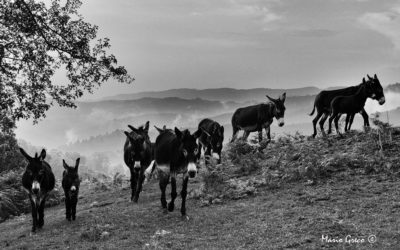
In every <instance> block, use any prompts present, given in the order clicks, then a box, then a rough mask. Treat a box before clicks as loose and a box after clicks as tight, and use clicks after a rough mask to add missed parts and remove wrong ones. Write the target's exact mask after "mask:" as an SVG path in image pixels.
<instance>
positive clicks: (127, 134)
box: [124, 131, 131, 139]
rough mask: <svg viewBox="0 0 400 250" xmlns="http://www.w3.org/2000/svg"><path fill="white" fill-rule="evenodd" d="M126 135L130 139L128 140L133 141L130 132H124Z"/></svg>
mask: <svg viewBox="0 0 400 250" xmlns="http://www.w3.org/2000/svg"><path fill="white" fill-rule="evenodd" d="M124 134H125V135H126V137H128V139H131V135H130V134H129V133H128V132H126V131H124Z"/></svg>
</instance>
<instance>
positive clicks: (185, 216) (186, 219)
mask: <svg viewBox="0 0 400 250" xmlns="http://www.w3.org/2000/svg"><path fill="white" fill-rule="evenodd" d="M189 219H190V218H189V216H187V215H182V220H183V221H189Z"/></svg>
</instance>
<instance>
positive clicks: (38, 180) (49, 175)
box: [20, 148, 56, 232]
mask: <svg viewBox="0 0 400 250" xmlns="http://www.w3.org/2000/svg"><path fill="white" fill-rule="evenodd" d="M20 151H21V154H22V155H23V156H24V157H25V158H26V159H27V160H28V165H27V166H26V169H25V172H24V174H23V175H22V185H23V186H24V188H25V189H26V190H27V191H28V192H29V200H30V201H31V208H32V221H33V224H32V232H35V231H36V228H42V227H43V225H44V206H45V201H46V198H47V196H48V194H49V192H50V191H51V190H53V188H54V185H55V182H56V180H55V178H54V174H53V172H52V171H51V167H50V165H49V164H48V163H47V162H45V161H44V159H45V158H46V151H45V150H44V149H43V150H42V152H41V153H40V155H39V156H38V154H37V153H36V154H35V157H31V156H29V155H28V154H27V153H26V152H25V150H23V149H22V148H20Z"/></svg>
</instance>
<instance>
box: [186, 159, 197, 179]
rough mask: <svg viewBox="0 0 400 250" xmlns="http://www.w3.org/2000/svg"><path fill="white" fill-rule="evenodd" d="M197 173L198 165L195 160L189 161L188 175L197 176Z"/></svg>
mask: <svg viewBox="0 0 400 250" xmlns="http://www.w3.org/2000/svg"><path fill="white" fill-rule="evenodd" d="M196 173H197V166H196V164H195V163H193V162H189V164H188V175H189V177H190V178H194V177H196Z"/></svg>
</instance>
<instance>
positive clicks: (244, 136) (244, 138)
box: [242, 130, 250, 141]
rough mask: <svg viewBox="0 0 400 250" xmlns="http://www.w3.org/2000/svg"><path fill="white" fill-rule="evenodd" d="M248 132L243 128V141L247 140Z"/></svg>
mask: <svg viewBox="0 0 400 250" xmlns="http://www.w3.org/2000/svg"><path fill="white" fill-rule="evenodd" d="M249 134H250V132H248V131H246V130H244V132H243V136H242V140H243V141H247V138H248V137H249Z"/></svg>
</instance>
